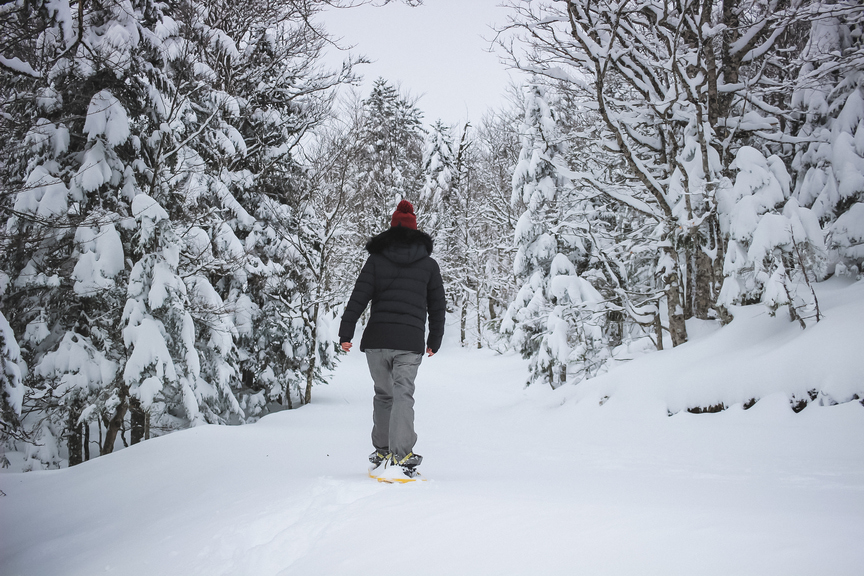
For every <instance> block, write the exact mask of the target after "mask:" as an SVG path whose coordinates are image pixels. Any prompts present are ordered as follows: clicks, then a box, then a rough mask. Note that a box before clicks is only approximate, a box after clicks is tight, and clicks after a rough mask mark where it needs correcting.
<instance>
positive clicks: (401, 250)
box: [366, 226, 433, 264]
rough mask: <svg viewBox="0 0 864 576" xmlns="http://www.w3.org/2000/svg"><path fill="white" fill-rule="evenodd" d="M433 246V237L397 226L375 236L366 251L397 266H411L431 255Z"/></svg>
mask: <svg viewBox="0 0 864 576" xmlns="http://www.w3.org/2000/svg"><path fill="white" fill-rule="evenodd" d="M432 246H433V242H432V237H431V236H429V235H428V234H426V233H425V232H421V231H420V230H412V229H411V228H405V227H402V226H397V227H395V228H389V229H387V230H385V231H384V232H382V233H381V234H378V235H377V236H373V237H372V238H371V239H370V240H369V241H368V242H367V243H366V250H367V251H368V252H369V253H370V254H381V255H382V256H384V257H385V258H387V259H388V260H391V261H393V262H396V263H397V264H410V263H411V262H416V261H417V260H420V259H421V258H425V257H426V256H429V255H431V254H432Z"/></svg>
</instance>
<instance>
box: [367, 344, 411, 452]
mask: <svg viewBox="0 0 864 576" xmlns="http://www.w3.org/2000/svg"><path fill="white" fill-rule="evenodd" d="M422 359H423V355H422V354H417V353H416V352H407V351H405V350H392V349H389V348H381V349H372V350H370V349H367V350H366V362H367V363H368V364H369V373H370V374H372V380H374V381H375V400H374V402H373V407H374V408H373V412H372V445H373V446H374V447H375V449H376V450H389V451H390V452H392V453H393V454H394V455H395V456H398V457H400V458H401V457H405V456H407V455H408V454H409V453H411V452H412V451H413V450H414V444H416V443H417V434H415V433H414V378H415V377H416V376H417V369H418V368H419V367H420V361H421V360H422Z"/></svg>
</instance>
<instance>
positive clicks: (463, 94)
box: [319, 0, 518, 124]
mask: <svg viewBox="0 0 864 576" xmlns="http://www.w3.org/2000/svg"><path fill="white" fill-rule="evenodd" d="M500 2H501V0H424V4H423V5H422V6H418V7H416V8H411V7H409V6H406V5H405V4H403V3H402V2H400V1H399V0H396V1H395V2H392V3H391V4H388V5H386V6H380V7H374V6H360V7H357V8H349V9H344V10H328V11H327V12H325V13H324V14H322V15H321V16H320V17H319V19H320V20H321V21H322V22H323V23H324V26H325V28H326V29H327V30H328V31H329V32H330V34H331V35H332V36H334V37H336V38H341V39H342V42H341V44H342V45H351V46H353V48H352V49H351V51H350V52H351V53H352V54H362V55H365V56H366V57H367V58H368V59H370V60H372V61H373V63H372V64H366V65H363V66H361V67H358V68H357V70H358V71H359V72H360V73H361V74H362V75H363V76H364V82H363V85H362V86H361V88H360V92H361V94H362V95H363V96H364V97H365V96H367V95H368V94H369V91H370V90H371V86H372V83H373V82H374V81H375V79H376V78H378V77H383V78H385V79H386V80H388V81H390V82H391V83H393V84H397V85H400V86H401V88H402V90H403V92H407V93H409V94H411V95H412V96H415V97H419V98H420V100H419V101H418V103H417V107H418V108H419V109H420V110H422V111H423V113H424V122H425V123H427V124H431V123H433V122H435V120H437V119H439V118H440V119H441V120H443V121H444V122H445V123H446V124H456V123H459V122H462V121H464V120H466V119H469V120H473V121H477V120H479V119H480V118H481V116H482V115H483V113H484V112H485V111H486V110H487V109H488V108H489V107H500V106H502V105H503V103H504V94H505V92H506V89H507V86H508V84H509V82H510V77H511V76H512V77H513V78H514V79H518V73H517V72H514V71H509V70H508V69H507V66H506V65H505V64H502V63H501V62H500V56H499V54H495V53H490V52H488V50H489V48H490V46H491V42H490V41H491V39H492V38H493V36H494V34H495V33H494V31H493V30H492V26H494V25H500V24H503V23H505V22H506V20H507V14H508V10H507V9H505V8H501V7H499V6H498V4H499V3H500ZM345 55H346V54H345V53H342V54H335V55H334V54H331V55H329V56H328V61H329V59H330V58H333V59H334V61H336V62H341V61H342V60H343V59H344V58H345Z"/></svg>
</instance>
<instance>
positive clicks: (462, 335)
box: [459, 293, 468, 346]
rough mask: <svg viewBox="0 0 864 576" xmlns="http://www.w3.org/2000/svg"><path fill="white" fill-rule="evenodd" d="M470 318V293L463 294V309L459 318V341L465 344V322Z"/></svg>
mask: <svg viewBox="0 0 864 576" xmlns="http://www.w3.org/2000/svg"><path fill="white" fill-rule="evenodd" d="M467 320H468V294H467V293H463V294H462V311H461V313H460V318H459V330H460V332H459V342H460V343H461V344H462V346H465V323H466V322H467Z"/></svg>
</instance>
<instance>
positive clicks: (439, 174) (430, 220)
mask: <svg viewBox="0 0 864 576" xmlns="http://www.w3.org/2000/svg"><path fill="white" fill-rule="evenodd" d="M454 161H455V154H454V150H453V136H452V134H451V133H450V128H449V127H448V126H445V125H444V123H443V122H442V121H441V120H438V121H436V122H435V124H433V125H432V128H431V129H430V131H429V134H428V136H427V137H426V144H425V146H424V149H423V175H424V177H425V183H424V184H423V189H422V190H421V191H420V203H419V206H418V212H419V215H418V224H419V225H420V227H421V228H422V229H423V230H424V231H426V233H428V234H429V235H430V236H432V238H433V239H435V240H436V241H437V242H436V243H437V244H439V245H440V240H443V238H440V239H439V236H438V233H439V232H443V231H444V230H445V229H446V228H447V225H448V224H449V222H450V217H449V214H448V208H449V207H450V193H451V187H452V185H453V176H454V174H453V172H454V167H453V164H454ZM445 233H446V232H445Z"/></svg>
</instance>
